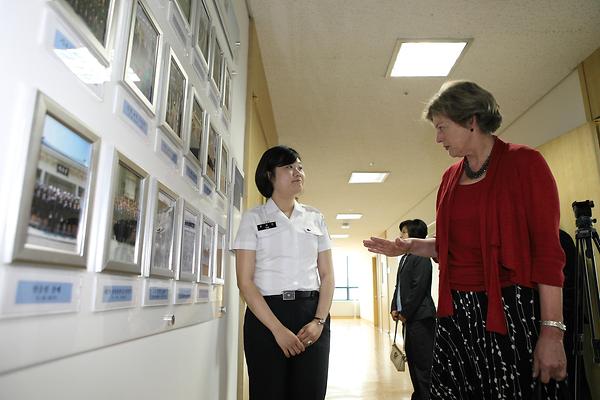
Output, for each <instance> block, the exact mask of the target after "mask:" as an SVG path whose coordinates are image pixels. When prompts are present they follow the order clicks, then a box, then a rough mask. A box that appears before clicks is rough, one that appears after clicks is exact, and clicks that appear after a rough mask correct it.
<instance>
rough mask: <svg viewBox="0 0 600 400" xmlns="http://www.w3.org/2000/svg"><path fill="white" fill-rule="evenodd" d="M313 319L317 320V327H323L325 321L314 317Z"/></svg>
mask: <svg viewBox="0 0 600 400" xmlns="http://www.w3.org/2000/svg"><path fill="white" fill-rule="evenodd" d="M313 319H314V320H317V324H318V325H325V320H324V319H321V318H320V317H317V316H316V315H315V317H314V318H313Z"/></svg>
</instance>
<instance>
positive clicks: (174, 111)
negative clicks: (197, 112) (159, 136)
mask: <svg viewBox="0 0 600 400" xmlns="http://www.w3.org/2000/svg"><path fill="white" fill-rule="evenodd" d="M165 82H167V87H166V91H165V100H164V102H163V107H162V127H163V128H164V130H165V131H166V132H167V133H168V134H169V135H171V138H172V139H173V140H175V142H176V143H178V144H179V145H180V146H181V147H183V115H184V111H185V103H186V99H187V87H188V77H187V75H186V73H185V71H184V69H183V67H182V66H181V63H180V62H179V60H178V59H177V56H176V55H175V52H174V51H173V49H169V64H168V66H167V76H166V78H165Z"/></svg>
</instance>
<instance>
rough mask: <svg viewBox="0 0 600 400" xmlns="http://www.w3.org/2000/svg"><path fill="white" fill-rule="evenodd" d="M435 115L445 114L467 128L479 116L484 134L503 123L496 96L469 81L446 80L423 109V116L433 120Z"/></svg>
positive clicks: (479, 123)
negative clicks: (473, 118) (472, 119)
mask: <svg viewBox="0 0 600 400" xmlns="http://www.w3.org/2000/svg"><path fill="white" fill-rule="evenodd" d="M435 115H443V116H445V117H447V118H450V119H451V120H452V121H454V122H456V123H457V124H459V125H462V126H464V127H467V126H468V124H469V122H470V121H471V118H472V117H475V118H476V119H477V124H478V125H479V129H481V131H482V132H484V133H494V132H496V130H497V129H498V128H499V127H500V124H502V115H500V107H499V106H498V103H496V99H494V96H493V95H492V94H491V93H490V92H488V91H487V90H485V89H483V88H482V87H481V86H479V85H478V84H476V83H475V82H469V81H449V82H446V83H444V84H443V85H442V87H441V88H440V90H439V92H437V93H436V94H435V95H434V96H433V97H432V98H431V99H430V100H429V102H428V103H427V106H426V107H425V110H423V118H425V119H428V120H429V121H433V117H434V116H435Z"/></svg>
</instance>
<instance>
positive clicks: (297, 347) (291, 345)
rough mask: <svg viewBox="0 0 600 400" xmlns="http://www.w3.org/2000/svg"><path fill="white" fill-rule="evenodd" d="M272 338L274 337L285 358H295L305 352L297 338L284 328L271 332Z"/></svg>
mask: <svg viewBox="0 0 600 400" xmlns="http://www.w3.org/2000/svg"><path fill="white" fill-rule="evenodd" d="M273 336H275V341H277V344H278V345H279V347H280V348H281V350H282V351H283V354H285V356H286V357H287V358H290V357H292V356H297V355H298V354H300V353H302V352H303V351H304V350H306V348H305V347H304V344H302V342H301V341H300V339H298V336H296V335H295V334H294V333H293V332H292V331H290V330H289V329H288V328H286V327H285V326H284V327H282V328H281V329H279V330H277V331H276V332H273Z"/></svg>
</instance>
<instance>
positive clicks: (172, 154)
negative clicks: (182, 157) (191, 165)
mask: <svg viewBox="0 0 600 400" xmlns="http://www.w3.org/2000/svg"><path fill="white" fill-rule="evenodd" d="M160 151H162V152H163V154H164V155H166V156H167V157H168V158H169V160H171V161H172V162H173V164H175V165H177V160H178V159H179V157H177V152H176V151H175V150H173V149H172V148H171V146H169V144H168V143H167V142H165V141H164V140H163V139H161V141H160Z"/></svg>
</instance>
